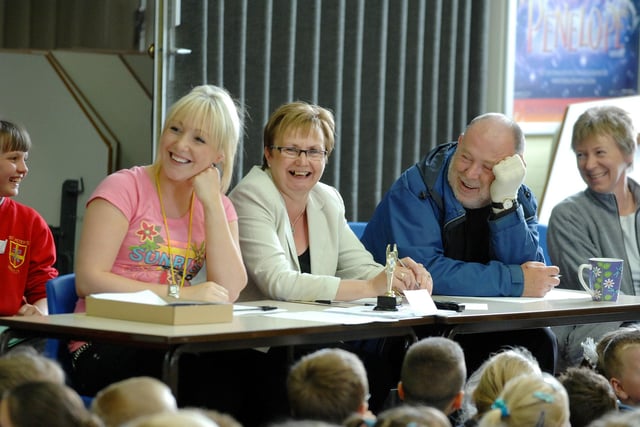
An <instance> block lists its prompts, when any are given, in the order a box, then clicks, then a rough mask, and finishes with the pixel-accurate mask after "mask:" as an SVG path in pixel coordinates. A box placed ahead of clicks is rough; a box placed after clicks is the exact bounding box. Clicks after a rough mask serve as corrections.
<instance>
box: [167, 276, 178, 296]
mask: <svg viewBox="0 0 640 427" xmlns="http://www.w3.org/2000/svg"><path fill="white" fill-rule="evenodd" d="M171 273H172V274H171V275H169V286H167V296H168V297H169V298H176V299H178V298H180V285H179V284H177V283H176V280H175V279H176V278H175V274H173V271H172V272H171Z"/></svg>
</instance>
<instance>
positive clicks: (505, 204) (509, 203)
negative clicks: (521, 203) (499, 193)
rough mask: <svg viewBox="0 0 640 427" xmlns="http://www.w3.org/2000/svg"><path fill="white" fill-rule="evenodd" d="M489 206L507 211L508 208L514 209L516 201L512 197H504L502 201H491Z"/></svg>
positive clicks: (516, 205)
mask: <svg viewBox="0 0 640 427" xmlns="http://www.w3.org/2000/svg"><path fill="white" fill-rule="evenodd" d="M491 207H492V208H495V209H501V210H505V211H508V210H510V209H516V208H517V207H518V201H517V200H514V199H504V200H503V201H502V203H496V202H491Z"/></svg>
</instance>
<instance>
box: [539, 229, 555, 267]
mask: <svg viewBox="0 0 640 427" xmlns="http://www.w3.org/2000/svg"><path fill="white" fill-rule="evenodd" d="M538 243H539V244H540V247H541V248H542V253H543V254H544V260H545V264H547V265H552V263H551V258H549V251H548V250H547V224H538Z"/></svg>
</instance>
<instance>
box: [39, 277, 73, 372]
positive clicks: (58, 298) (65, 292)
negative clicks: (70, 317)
mask: <svg viewBox="0 0 640 427" xmlns="http://www.w3.org/2000/svg"><path fill="white" fill-rule="evenodd" d="M46 289H47V307H48V308H49V314H62V313H73V310H74V309H75V307H76V301H78V294H76V275H75V274H74V273H69V274H63V275H61V276H58V277H55V278H53V279H50V280H49V281H47V284H46ZM58 347H59V343H58V340H55V339H49V340H47V343H46V345H45V349H44V353H45V355H46V356H47V357H50V358H52V359H56V360H57V359H58Z"/></svg>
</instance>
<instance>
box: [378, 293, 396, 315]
mask: <svg viewBox="0 0 640 427" xmlns="http://www.w3.org/2000/svg"><path fill="white" fill-rule="evenodd" d="M373 309H374V310H376V311H398V299H397V298H396V297H395V296H388V295H379V296H378V305H376V306H375V307H374V308H373Z"/></svg>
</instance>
